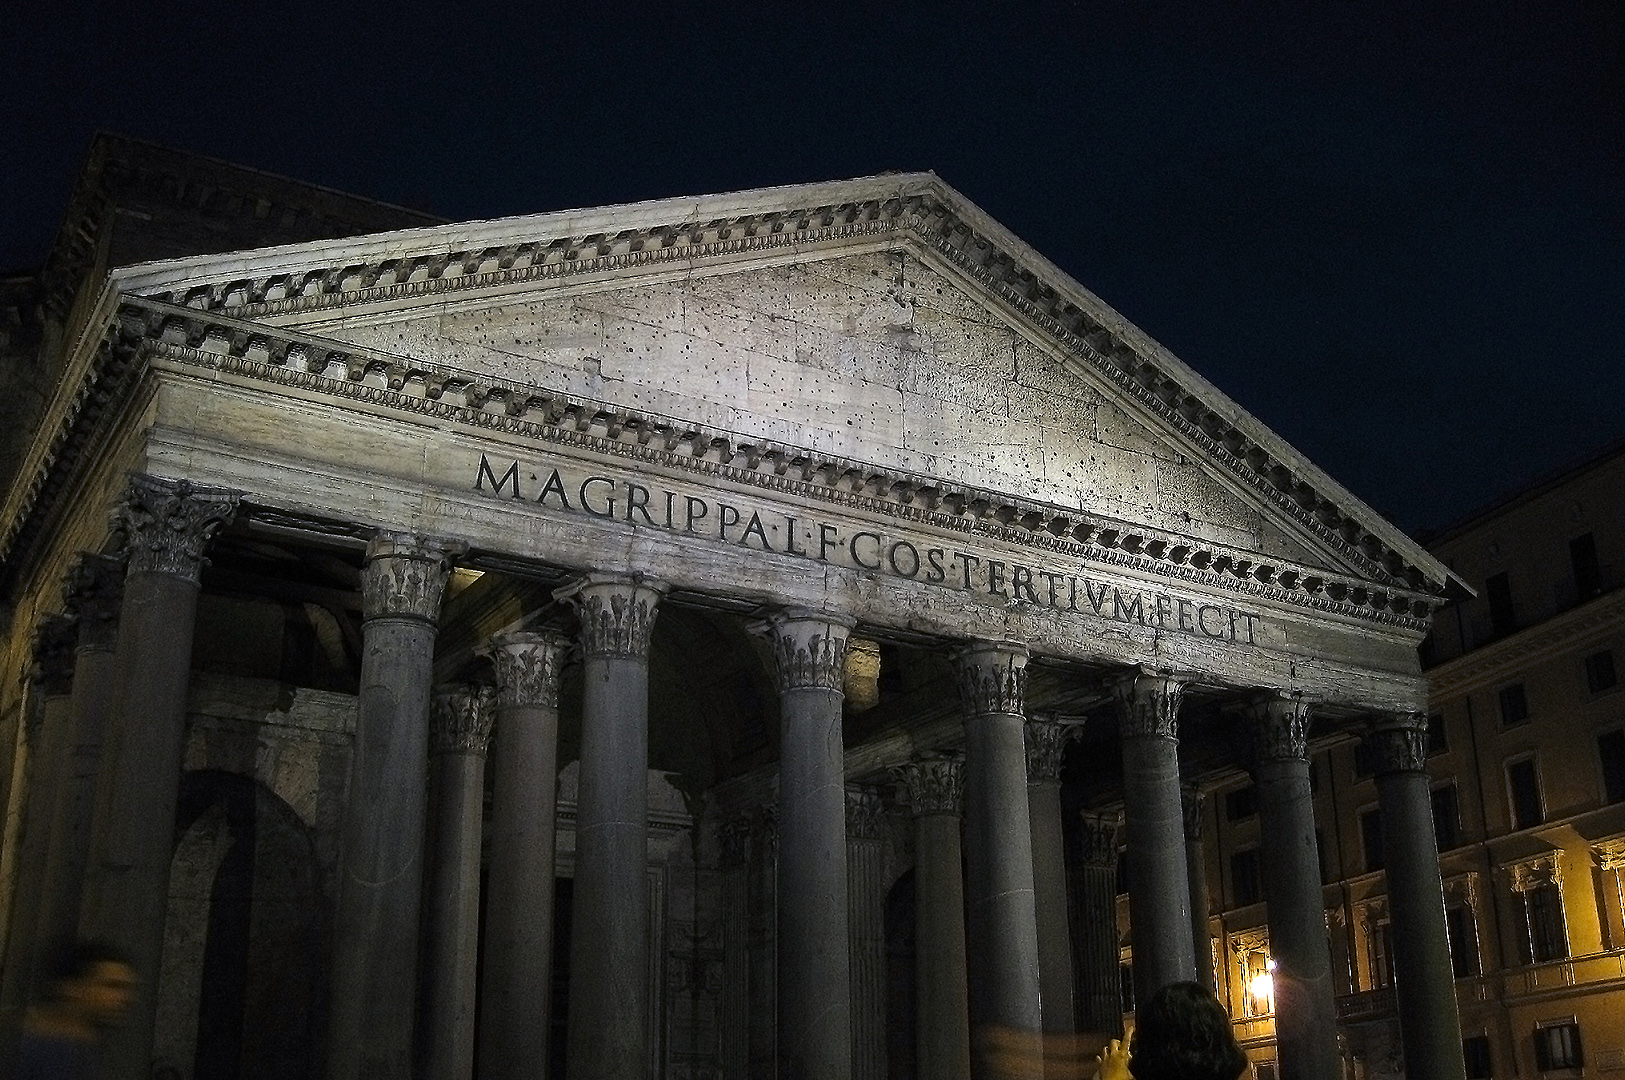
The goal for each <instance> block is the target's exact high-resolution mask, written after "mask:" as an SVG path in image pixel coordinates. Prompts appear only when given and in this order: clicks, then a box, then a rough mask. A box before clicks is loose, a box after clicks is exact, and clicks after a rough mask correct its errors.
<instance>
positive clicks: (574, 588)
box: [553, 574, 666, 662]
mask: <svg viewBox="0 0 1625 1080" xmlns="http://www.w3.org/2000/svg"><path fill="white" fill-rule="evenodd" d="M665 592H666V587H665V585H663V584H661V583H660V582H657V581H652V580H649V579H647V578H643V577H640V576H624V575H619V574H588V575H586V576H585V577H583V578H580V579H579V580H577V581H575V582H573V583H571V584H569V585H566V586H565V587H564V588H562V589H558V590H556V591H555V592H554V593H553V596H554V597H555V598H556V599H559V600H564V601H567V602H568V603H570V604H572V605H573V606H574V607H575V609H576V615H577V617H578V618H579V619H580V620H581V653H582V655H583V656H584V657H586V658H587V659H589V660H642V661H645V662H647V661H648V659H649V644H650V642H651V641H652V640H653V636H654V628H655V615H656V614H657V612H658V610H659V607H660V598H661V597H662V596H663V595H665Z"/></svg>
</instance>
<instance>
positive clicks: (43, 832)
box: [0, 615, 76, 1062]
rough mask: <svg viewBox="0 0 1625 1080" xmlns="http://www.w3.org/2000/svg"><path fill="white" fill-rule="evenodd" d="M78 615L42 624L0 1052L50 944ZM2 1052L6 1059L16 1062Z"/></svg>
mask: <svg viewBox="0 0 1625 1080" xmlns="http://www.w3.org/2000/svg"><path fill="white" fill-rule="evenodd" d="M75 637H76V630H75V628H74V624H73V620H72V619H71V618H69V617H67V616H65V615H47V616H46V617H45V618H43V619H41V620H40V622H39V625H38V626H36V627H35V630H34V641H33V652H34V656H33V665H32V667H31V668H30V670H29V674H28V695H27V698H26V699H25V701H24V704H23V724H24V726H23V738H24V740H25V741H24V755H25V756H24V759H23V763H24V766H25V767H26V768H27V770H28V771H27V773H26V777H27V778H26V780H25V781H24V786H23V789H22V791H21V793H20V794H21V796H22V815H21V816H22V821H21V827H20V831H19V832H18V833H17V834H16V841H15V843H16V844H17V849H18V850H17V857H16V861H15V862H13V863H12V866H13V867H14V868H15V873H16V877H15V878H14V879H13V882H12V893H11V909H10V915H9V918H8V920H7V923H8V929H7V933H6V939H5V967H4V969H3V970H0V1054H4V1055H9V1054H10V1053H11V1052H12V1049H13V1047H14V1046H15V1044H16V1038H17V1035H18V1033H19V1032H20V1031H21V1023H22V1016H23V1010H24V1009H25V1008H26V1007H27V1005H28V1001H29V998H30V997H31V996H32V993H33V990H34V988H35V983H34V976H35V973H36V971H37V961H39V960H41V959H43V955H42V953H43V949H42V948H41V946H42V945H43V944H44V943H43V942H41V941H40V939H39V937H38V936H37V934H36V933H35V930H36V928H37V927H38V925H39V921H40V916H41V914H42V908H43V906H44V902H45V893H44V885H45V875H46V869H47V864H48V860H49V857H50V840H51V808H52V806H53V805H54V804H55V801H56V792H57V789H58V787H59V786H60V783H61V780H62V773H63V772H64V769H63V766H64V765H65V764H66V758H67V756H68V750H69V746H70V742H71V739H70V735H71V731H70V722H71V712H70V706H69V696H68V695H69V694H70V692H71V690H72V687H73V644H74V639H75ZM8 1060H9V1056H8V1057H0V1062H4V1061H8Z"/></svg>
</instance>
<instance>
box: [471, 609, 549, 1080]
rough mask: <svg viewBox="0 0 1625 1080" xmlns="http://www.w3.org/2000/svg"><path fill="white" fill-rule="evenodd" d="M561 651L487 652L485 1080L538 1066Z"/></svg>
mask: <svg viewBox="0 0 1625 1080" xmlns="http://www.w3.org/2000/svg"><path fill="white" fill-rule="evenodd" d="M569 645H570V643H569V640H568V639H567V638H565V637H564V635H562V634H557V633H553V632H551V631H543V632H538V633H523V632H515V633H509V634H504V635H502V636H501V637H498V638H496V639H494V640H493V641H492V642H491V645H490V648H489V650H488V654H489V656H490V658H491V663H492V666H493V667H494V668H495V669H496V680H497V720H496V734H495V746H493V747H492V751H491V752H492V754H493V755H494V760H493V762H492V780H491V786H492V791H491V863H490V870H489V873H488V875H487V881H486V886H485V888H486V903H485V955H484V966H485V971H484V975H483V982H482V983H481V986H480V1075H481V1076H482V1077H484V1078H485V1080H532V1078H534V1077H538V1076H541V1075H542V1074H543V1071H544V1070H545V1068H546V1063H547V1060H548V1057H547V1046H548V1020H549V1015H550V1013H549V1009H550V999H551V997H552V988H553V874H554V869H553V858H554V837H553V829H554V820H553V818H554V813H555V808H556V804H557V800H558V793H557V789H558V753H559V671H560V668H561V667H562V666H563V663H564V656H565V653H566V652H567V651H568V649H569Z"/></svg>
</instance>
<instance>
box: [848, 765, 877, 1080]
mask: <svg viewBox="0 0 1625 1080" xmlns="http://www.w3.org/2000/svg"><path fill="white" fill-rule="evenodd" d="M885 862H886V804H885V801H884V800H883V799H882V798H881V797H880V793H879V792H877V791H875V790H873V789H872V788H866V787H862V786H860V785H857V784H852V785H849V786H848V787H847V789H846V896H847V903H846V911H847V931H848V934H849V935H850V937H849V946H848V950H847V951H848V955H849V956H850V963H851V965H852V1080H886V892H885V884H886V882H885V877H884V874H885Z"/></svg>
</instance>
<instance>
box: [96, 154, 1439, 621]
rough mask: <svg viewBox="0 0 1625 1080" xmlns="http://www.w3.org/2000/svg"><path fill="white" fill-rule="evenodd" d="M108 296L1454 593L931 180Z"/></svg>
mask: <svg viewBox="0 0 1625 1080" xmlns="http://www.w3.org/2000/svg"><path fill="white" fill-rule="evenodd" d="M112 286H113V288H114V289H115V290H116V291H117V292H118V293H120V294H122V295H125V296H129V297H140V298H147V299H148V300H150V301H152V302H153V304H152V305H149V308H151V310H152V311H158V312H159V313H161V309H164V308H168V309H170V310H176V309H179V308H182V307H184V308H186V309H188V311H187V315H186V318H187V320H190V321H192V322H197V321H199V320H201V321H203V322H207V321H208V320H209V319H211V318H212V319H215V320H218V321H219V322H220V323H221V324H223V325H224V324H229V326H225V328H224V329H221V328H218V327H217V328H216V330H215V331H210V330H208V329H207V328H204V329H202V330H199V329H198V327H197V326H192V327H191V328H190V329H189V330H186V331H184V332H185V333H186V334H188V335H191V336H197V335H199V334H208V333H211V332H215V333H219V334H224V335H225V336H227V337H231V336H232V335H236V336H237V337H241V336H242V335H243V333H244V332H245V328H248V327H251V326H259V327H263V328H265V331H266V333H267V334H268V335H270V336H275V335H278V334H283V335H288V334H291V335H296V336H299V337H301V338H302V339H303V340H305V341H307V342H308V343H310V344H311V345H312V346H317V345H320V343H327V346H329V347H330V351H331V355H332V356H333V357H335V358H338V357H340V356H341V354H342V353H343V352H346V351H348V352H350V353H352V354H353V356H352V357H351V358H350V359H349V361H348V363H349V369H350V371H351V373H352V377H354V378H358V379H359V378H363V377H365V372H366V370H367V369H368V368H369V367H378V368H391V369H398V370H399V371H401V372H407V373H410V374H411V377H414V378H421V379H422V380H424V381H426V382H435V383H436V385H437V386H452V387H454V388H456V390H457V391H458V392H460V393H470V394H474V395H477V396H481V398H482V400H483V399H484V398H488V397H490V396H492V395H495V396H496V397H497V398H499V399H502V400H503V401H505V402H506V403H507V404H508V405H509V406H510V407H512V408H517V409H518V410H519V411H520V412H523V411H524V410H526V409H530V408H537V409H538V410H539V411H540V412H542V413H544V414H545V413H546V412H547V411H548V410H549V409H550V408H551V409H554V410H555V411H556V410H557V409H558V408H559V407H561V406H560V405H559V403H560V402H565V401H576V402H581V401H591V402H600V403H604V405H605V406H606V407H608V408H611V409H624V410H629V411H632V412H637V413H641V414H644V415H646V416H649V417H657V418H664V420H663V421H661V422H664V423H668V424H669V425H676V426H678V427H681V426H690V427H695V426H698V427H703V428H705V429H707V430H709V431H712V432H715V433H717V435H718V436H719V437H721V438H724V439H726V440H727V441H729V442H730V443H731V444H734V445H746V446H752V445H754V446H757V447H761V446H767V445H772V446H776V447H784V448H790V449H791V450H795V449H798V448H799V450H800V451H804V452H806V453H808V454H815V455H826V456H829V457H831V458H838V459H840V460H843V461H851V462H856V463H859V464H858V465H857V466H855V468H856V469H857V470H858V471H862V469H863V468H865V467H872V468H878V469H880V470H881V471H883V472H885V471H890V472H895V473H897V474H899V475H906V476H910V477H914V478H916V479H915V480H913V481H910V483H918V482H934V481H941V482H943V483H945V484H947V485H948V486H959V487H963V488H965V489H970V490H986V491H992V492H1001V493H1004V494H1006V495H1008V496H1009V497H1010V498H1011V500H1013V503H1012V505H1013V504H1014V503H1020V504H1022V505H1033V506H1037V507H1043V508H1049V509H1048V510H1043V511H1035V512H1032V513H1025V514H1024V516H1025V517H1028V518H1032V519H1034V520H1036V519H1037V518H1042V517H1044V515H1045V514H1047V513H1051V512H1052V511H1054V512H1058V513H1059V514H1062V515H1064V514H1065V513H1067V512H1071V513H1073V514H1074V515H1075V516H1081V517H1088V518H1091V519H1093V520H1097V521H1102V520H1103V521H1108V522H1114V523H1118V524H1117V525H1116V526H1114V527H1112V528H1109V529H1106V530H1104V535H1106V536H1108V537H1110V538H1114V539H1123V538H1126V539H1127V540H1128V541H1129V542H1130V543H1136V542H1138V543H1146V542H1147V541H1146V539H1145V537H1149V536H1154V535H1163V536H1169V537H1177V536H1181V535H1201V536H1207V537H1209V538H1211V539H1212V540H1213V541H1214V543H1215V545H1216V547H1218V548H1222V549H1228V550H1231V551H1238V552H1246V553H1251V554H1254V555H1256V556H1258V558H1257V559H1255V560H1247V559H1242V560H1239V561H1238V560H1232V561H1230V563H1229V565H1232V566H1235V565H1241V566H1243V567H1250V568H1252V569H1257V570H1260V571H1263V570H1265V569H1266V568H1267V567H1266V564H1270V563H1277V562H1279V563H1286V564H1291V565H1292V566H1294V567H1298V568H1300V569H1302V570H1307V571H1310V572H1311V573H1313V572H1314V571H1317V570H1324V571H1327V572H1328V573H1330V574H1335V575H1343V576H1344V577H1345V578H1346V579H1349V580H1352V581H1353V582H1355V583H1356V584H1357V583H1360V582H1367V583H1371V584H1373V585H1379V586H1382V587H1383V588H1382V589H1381V590H1377V591H1374V593H1373V595H1374V596H1375V597H1376V598H1377V599H1376V600H1375V601H1374V602H1379V603H1381V604H1384V605H1387V606H1391V607H1393V608H1394V609H1395V610H1399V608H1400V606H1401V605H1404V606H1405V607H1406V610H1409V608H1410V607H1411V606H1414V604H1413V601H1412V600H1407V599H1405V598H1404V595H1403V594H1406V593H1409V594H1411V596H1412V597H1413V598H1415V597H1418V596H1427V595H1432V596H1437V595H1440V594H1442V593H1443V591H1444V590H1445V588H1446V587H1447V585H1448V584H1449V581H1450V577H1449V574H1448V571H1446V570H1445V569H1444V568H1443V567H1442V566H1440V565H1439V564H1438V563H1437V562H1436V561H1435V560H1433V559H1432V558H1431V557H1430V556H1428V555H1427V553H1426V552H1425V551H1423V550H1422V549H1420V548H1419V547H1418V546H1417V545H1416V544H1414V543H1413V542H1412V541H1410V540H1409V539H1408V538H1407V537H1405V536H1404V535H1403V534H1402V533H1401V532H1399V530H1397V529H1396V528H1394V527H1393V526H1392V525H1391V524H1390V523H1388V522H1386V521H1384V520H1383V519H1382V518H1381V517H1380V516H1379V515H1377V514H1375V513H1374V512H1373V511H1371V510H1370V509H1369V508H1368V507H1366V506H1364V505H1363V504H1362V503H1361V502H1360V501H1359V500H1357V499H1355V498H1354V497H1353V496H1352V495H1350V494H1349V493H1348V492H1346V491H1344V490H1343V489H1342V488H1341V487H1340V486H1339V485H1337V484H1336V483H1335V482H1334V481H1332V480H1331V479H1330V478H1329V477H1327V476H1325V475H1324V474H1323V473H1322V472H1321V471H1320V470H1319V469H1317V468H1316V467H1315V466H1314V465H1313V464H1312V463H1310V462H1308V461H1307V460H1306V459H1304V458H1303V457H1302V455H1301V454H1298V453H1297V451H1295V450H1294V449H1292V448H1291V447H1290V446H1289V445H1287V444H1286V443H1285V442H1284V440H1281V439H1280V438H1279V437H1278V436H1276V435H1274V433H1272V432H1270V431H1269V430H1268V429H1267V428H1265V427H1264V425H1263V424H1261V423H1260V422H1259V421H1257V420H1256V419H1255V418H1253V417H1252V416H1250V415H1248V414H1247V413H1246V412H1245V411H1244V410H1242V409H1241V408H1240V407H1239V406H1237V405H1236V404H1235V403H1234V402H1232V401H1230V400H1229V399H1228V398H1227V397H1225V396H1224V395H1223V394H1222V393H1220V392H1219V391H1218V390H1216V389H1215V388H1213V387H1212V386H1210V385H1209V384H1208V383H1207V382H1206V381H1205V380H1203V379H1202V378H1201V377H1200V376H1198V375H1197V374H1196V373H1195V372H1193V371H1192V370H1191V369H1190V368H1188V367H1187V366H1186V365H1185V364H1183V363H1182V362H1180V361H1179V360H1178V359H1177V358H1175V357H1173V356H1172V355H1171V354H1169V353H1168V352H1167V350H1165V349H1163V348H1162V347H1161V346H1160V345H1157V344H1156V343H1155V342H1154V341H1152V340H1151V339H1150V338H1148V337H1147V336H1146V335H1144V334H1143V333H1142V332H1140V331H1139V330H1138V329H1136V328H1135V327H1133V326H1132V325H1130V324H1128V323H1127V322H1126V320H1124V319H1123V318H1122V317H1121V316H1120V315H1118V314H1117V313H1116V312H1114V311H1112V310H1111V309H1110V308H1109V307H1107V306H1106V305H1105V304H1104V303H1103V302H1101V301H1100V300H1099V299H1098V298H1096V297H1095V296H1093V295H1092V294H1091V293H1089V292H1088V291H1087V290H1085V289H1083V288H1082V287H1081V286H1079V285H1078V284H1077V283H1076V282H1074V281H1072V280H1071V279H1070V278H1068V277H1067V276H1066V275H1065V274H1063V273H1062V272H1061V271H1059V270H1058V269H1056V268H1055V267H1054V266H1052V265H1051V264H1049V263H1048V262H1047V261H1045V260H1044V259H1043V258H1042V257H1041V256H1039V255H1038V254H1037V253H1036V252H1034V251H1032V250H1031V249H1030V248H1029V247H1027V246H1026V245H1025V244H1023V243H1022V242H1021V241H1020V240H1018V239H1017V238H1015V237H1014V236H1012V235H1010V234H1009V233H1008V232H1007V231H1006V230H1004V229H1003V228H1002V227H1001V226H999V225H998V224H997V223H996V222H994V221H992V219H990V218H988V217H987V216H986V215H985V214H983V213H982V212H981V211H980V210H978V209H977V208H976V207H974V206H973V205H972V204H970V203H969V202H968V201H967V200H965V199H964V198H963V197H962V196H960V195H959V194H958V193H957V192H954V191H953V190H952V189H951V188H948V187H947V186H946V185H945V184H943V183H942V182H941V181H940V180H938V179H937V178H936V177H935V176H933V175H931V174H911V175H903V176H886V177H872V178H866V179H861V180H854V181H845V182H839V183H833V184H822V185H808V186H805V187H791V188H776V189H766V190H762V191H756V192H745V193H740V194H734V195H725V196H709V197H704V198H700V199H687V200H667V201H664V202H656V203H645V204H638V205H635V206H625V207H609V208H603V209H599V210H590V211H571V212H564V213H558V214H549V215H542V216H538V217H529V218H515V219H508V220H505V221H494V222H476V223H470V224H464V225H451V226H444V227H438V228H428V229H416V230H410V231H406V232H400V233H391V234H384V235H380V236H375V237H363V238H359V239H354V240H346V241H335V242H327V243H320V244H309V245H298V246H293V247H285V248H275V249H265V250H262V251H256V252H245V253H237V254H234V255H230V256H217V257H209V258H202V259H193V260H179V261H175V262H171V263H162V264H150V265H147V266H142V267H134V268H130V269H128V270H124V271H118V272H116V273H115V275H114V278H113V282H112ZM150 314H151V312H149V315H150ZM154 317H156V316H154ZM276 348H277V347H276V346H274V345H273V347H272V351H273V352H275V351H276ZM281 348H282V350H283V352H286V350H287V348H288V346H281ZM295 348H296V349H304V347H303V346H295ZM306 351H308V350H306ZM318 351H320V349H318ZM335 362H338V361H337V360H335ZM414 365H415V366H416V367H414ZM417 368H421V369H422V370H421V371H418V370H417ZM437 392H438V391H437ZM550 403H551V404H550ZM649 422H654V421H649ZM787 452H788V451H787ZM1010 512H1011V513H1016V514H1018V515H1021V514H1023V513H1024V512H1021V511H1018V510H1012V511H1010ZM1047 520H1048V521H1049V522H1050V525H1049V526H1048V527H1051V528H1052V529H1053V528H1054V527H1056V525H1055V523H1056V522H1058V521H1060V520H1062V519H1061V517H1059V516H1051V517H1049V518H1048V519H1047ZM1140 532H1143V533H1145V536H1143V537H1142V536H1140V535H1138V534H1139V533H1140ZM1101 534H1102V530H1100V529H1096V530H1095V533H1094V534H1092V535H1094V536H1096V538H1097V540H1098V537H1099V536H1100V535H1101ZM1170 546H1173V547H1175V548H1177V545H1173V544H1172V541H1169V542H1164V543H1161V547H1162V548H1169V547H1170ZM1248 572H1251V571H1250V570H1249V571H1248ZM1271 572H1273V570H1271ZM1306 576H1307V575H1305V574H1303V573H1297V574H1294V575H1292V577H1293V578H1294V579H1295V580H1298V581H1300V582H1301V581H1302V580H1303V579H1304V578H1305V577H1306ZM1311 580H1314V579H1313V578H1311Z"/></svg>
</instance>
